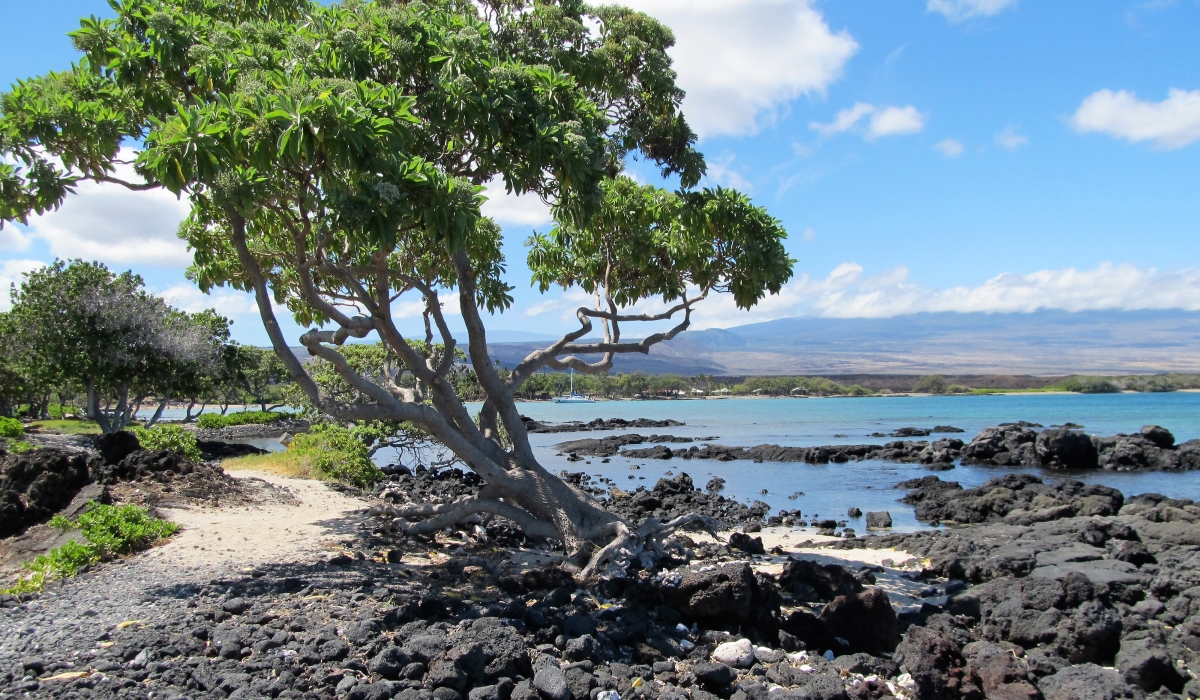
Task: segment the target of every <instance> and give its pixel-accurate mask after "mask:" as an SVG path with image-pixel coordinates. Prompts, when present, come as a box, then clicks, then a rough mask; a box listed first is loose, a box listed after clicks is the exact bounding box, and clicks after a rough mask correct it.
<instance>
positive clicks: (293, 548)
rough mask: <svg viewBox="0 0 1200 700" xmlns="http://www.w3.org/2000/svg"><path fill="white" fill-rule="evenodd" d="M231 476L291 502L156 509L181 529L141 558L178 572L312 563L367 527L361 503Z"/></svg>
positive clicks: (299, 486) (314, 488)
mask: <svg viewBox="0 0 1200 700" xmlns="http://www.w3.org/2000/svg"><path fill="white" fill-rule="evenodd" d="M229 475H230V476H232V477H234V478H237V479H260V480H262V481H265V482H267V483H269V484H271V485H273V486H276V487H279V488H281V489H283V490H285V491H286V492H287V493H288V494H290V495H291V496H292V498H293V499H294V501H293V502H291V503H283V502H270V503H262V504H255V505H248V506H237V507H222V508H205V507H195V508H163V509H160V512H161V513H162V515H163V517H165V518H167V519H169V520H173V521H174V522H177V523H179V524H180V525H182V526H183V530H182V531H181V532H180V533H179V534H178V535H176V536H175V537H173V538H171V541H170V542H169V543H167V544H165V545H163V546H161V547H156V548H154V549H152V550H150V551H148V552H145V553H143V554H141V555H139V556H141V557H145V558H146V559H150V560H155V561H159V562H162V563H165V564H173V565H176V566H178V567H180V568H181V569H185V568H186V569H200V568H212V569H222V568H224V569H236V568H249V567H254V566H262V565H266V564H286V563H293V562H312V561H313V560H315V559H316V558H318V557H319V556H320V555H322V554H329V553H330V552H331V551H333V550H337V549H339V548H340V546H341V545H343V544H348V543H349V542H350V541H352V540H353V538H354V535H355V533H357V532H358V531H359V527H360V525H362V524H363V523H364V522H366V515H365V513H364V509H365V508H366V507H367V505H368V504H367V503H366V502H365V501H363V500H361V499H358V498H353V497H350V496H347V495H345V494H343V493H339V492H338V491H334V490H333V489H331V488H329V487H328V486H327V485H326V484H324V483H322V482H319V481H305V480H301V479H289V478H287V477H282V476H279V475H276V474H270V473H267V472H255V471H238V472H230V473H229Z"/></svg>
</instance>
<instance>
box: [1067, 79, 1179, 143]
mask: <svg viewBox="0 0 1200 700" xmlns="http://www.w3.org/2000/svg"><path fill="white" fill-rule="evenodd" d="M1071 125H1072V126H1073V127H1075V130H1076V131H1079V132H1081V133H1087V132H1095V133H1100V134H1108V135H1109V136H1113V137H1115V138H1119V139H1125V140H1126V141H1130V142H1132V143H1139V142H1142V141H1151V142H1153V143H1154V145H1155V146H1156V147H1158V148H1162V149H1166V150H1171V149H1175V148H1183V147H1184V146H1187V145H1189V144H1191V143H1193V142H1195V141H1196V140H1198V139H1200V90H1192V91H1190V92H1188V91H1185V90H1178V89H1172V90H1170V91H1168V93H1167V98H1166V99H1165V100H1163V101H1162V102H1146V101H1144V100H1140V99H1138V96H1137V95H1135V94H1134V93H1132V92H1129V91H1126V90H1119V91H1117V92H1113V91H1112V90H1100V91H1098V92H1095V93H1092V94H1091V95H1089V96H1088V97H1087V98H1086V99H1084V101H1083V103H1082V104H1080V105H1079V109H1078V110H1076V111H1075V114H1074V115H1073V116H1072V117H1071Z"/></svg>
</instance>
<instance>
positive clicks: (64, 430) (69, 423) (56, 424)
mask: <svg viewBox="0 0 1200 700" xmlns="http://www.w3.org/2000/svg"><path fill="white" fill-rule="evenodd" d="M29 427H30V428H37V429H38V430H41V431H44V432H47V433H59V434H62V435H99V434H100V426H99V425H98V424H97V423H96V422H95V421H90V420H39V421H34V422H32V423H30V424H29Z"/></svg>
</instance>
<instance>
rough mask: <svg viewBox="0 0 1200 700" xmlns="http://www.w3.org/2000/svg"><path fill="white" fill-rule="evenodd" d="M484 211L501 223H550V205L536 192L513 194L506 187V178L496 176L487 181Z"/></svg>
mask: <svg viewBox="0 0 1200 700" xmlns="http://www.w3.org/2000/svg"><path fill="white" fill-rule="evenodd" d="M486 187H487V189H486V190H484V193H483V194H484V195H485V196H486V197H487V198H488V199H487V201H486V202H484V203H483V213H484V215H485V216H490V217H491V218H493V219H495V220H496V222H497V223H500V224H511V225H517V226H543V225H545V224H548V223H550V221H551V217H550V207H548V206H546V203H545V202H543V201H542V200H541V198H540V197H538V196H537V195H536V194H530V193H528V192H527V193H525V194H522V195H516V194H511V193H509V192H508V191H506V190H505V188H504V180H503V179H502V178H499V177H497V178H495V179H493V180H492V181H491V182H489V183H487V185H486Z"/></svg>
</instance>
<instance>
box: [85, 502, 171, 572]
mask: <svg viewBox="0 0 1200 700" xmlns="http://www.w3.org/2000/svg"><path fill="white" fill-rule="evenodd" d="M79 529H81V530H83V536H84V537H86V538H88V539H89V540H91V542H92V543H93V544H94V545H95V546H96V547H97V548H98V553H99V555H100V556H101V557H103V558H105V559H107V558H110V557H113V556H116V555H118V554H129V553H131V552H135V551H137V550H139V549H145V548H146V547H149V546H150V545H152V544H154V542H156V541H157V540H161V539H163V538H164V537H170V536H171V535H174V534H175V533H176V532H179V526H178V525H176V524H175V523H172V522H169V521H167V520H162V519H161V518H155V517H152V516H151V515H150V513H149V511H147V510H146V509H145V508H139V507H138V506H135V505H124V506H120V507H117V506H105V505H99V504H97V505H95V506H93V507H92V508H91V509H89V510H88V511H87V512H86V513H84V514H83V515H80V516H79Z"/></svg>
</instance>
